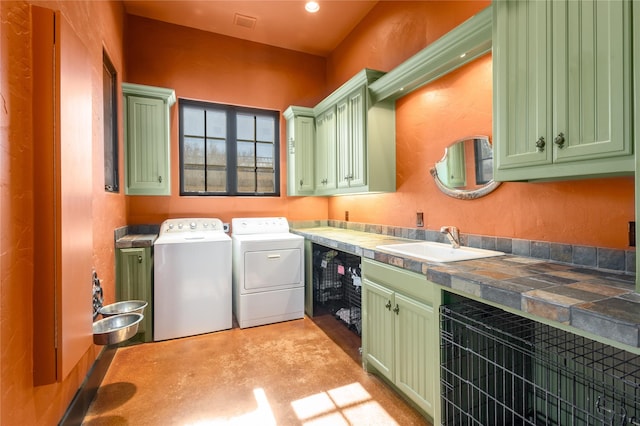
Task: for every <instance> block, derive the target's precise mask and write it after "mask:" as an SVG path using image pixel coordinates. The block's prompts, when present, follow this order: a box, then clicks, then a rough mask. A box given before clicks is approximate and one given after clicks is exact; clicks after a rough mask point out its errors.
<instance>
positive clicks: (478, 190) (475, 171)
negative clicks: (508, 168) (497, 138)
mask: <svg viewBox="0 0 640 426" xmlns="http://www.w3.org/2000/svg"><path fill="white" fill-rule="evenodd" d="M430 172H431V176H433V178H434V179H435V182H436V185H437V186H438V188H439V189H440V190H441V191H442V192H444V193H445V194H447V195H448V196H450V197H454V198H458V199H461V200H472V199H475V198H479V197H483V196H485V195H487V194H489V193H490V192H492V191H494V190H495V189H496V188H497V187H498V186H500V182H496V181H494V180H493V151H492V150H491V143H490V142H489V137H488V136H470V137H468V138H464V139H461V140H458V141H455V142H454V143H452V144H451V145H449V146H448V147H447V148H445V150H444V156H443V157H442V160H440V161H438V162H437V163H436V165H435V167H432V168H431V170H430Z"/></svg>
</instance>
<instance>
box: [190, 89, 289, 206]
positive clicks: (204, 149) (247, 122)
mask: <svg viewBox="0 0 640 426" xmlns="http://www.w3.org/2000/svg"><path fill="white" fill-rule="evenodd" d="M179 105H180V106H179V108H180V194H181V195H262V196H274V195H275V196H278V195H280V165H279V154H278V151H279V149H278V147H279V140H280V136H279V135H280V125H279V119H280V114H279V113H278V112H277V111H268V110H259V109H254V108H244V107H238V106H231V105H223V104H215V103H206V102H198V101H190V100H184V99H180V104H179Z"/></svg>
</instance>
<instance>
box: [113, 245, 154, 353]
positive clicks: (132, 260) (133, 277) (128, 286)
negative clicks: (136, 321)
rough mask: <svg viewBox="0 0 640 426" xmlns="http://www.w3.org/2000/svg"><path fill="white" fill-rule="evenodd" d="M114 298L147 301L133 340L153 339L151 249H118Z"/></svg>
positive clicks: (148, 340) (145, 340)
mask: <svg viewBox="0 0 640 426" xmlns="http://www.w3.org/2000/svg"><path fill="white" fill-rule="evenodd" d="M117 256H118V257H117V283H116V300H117V301H123V300H144V301H146V302H147V303H148V305H147V307H146V308H145V311H144V319H143V320H142V322H141V323H140V326H139V327H138V334H137V335H136V337H135V338H134V340H138V341H143V342H150V341H152V340H153V332H152V324H153V295H152V290H151V264H152V260H151V249H150V248H148V247H141V248H127V249H118V253H117Z"/></svg>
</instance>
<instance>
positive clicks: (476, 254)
mask: <svg viewBox="0 0 640 426" xmlns="http://www.w3.org/2000/svg"><path fill="white" fill-rule="evenodd" d="M376 249H378V250H384V251H388V252H390V253H394V254H400V255H404V256H410V257H415V258H418V259H422V260H426V261H428V262H456V261H459V260H471V259H481V258H485V257H494V256H503V255H504V253H503V252H501V251H494V250H485V249H479V248H474V247H459V248H455V249H454V248H453V247H452V246H451V245H450V244H443V243H436V242H433V241H420V242H415V243H399V244H387V245H380V246H376Z"/></svg>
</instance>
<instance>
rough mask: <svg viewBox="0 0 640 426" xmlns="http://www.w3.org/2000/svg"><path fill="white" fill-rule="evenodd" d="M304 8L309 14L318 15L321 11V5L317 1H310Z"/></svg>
mask: <svg viewBox="0 0 640 426" xmlns="http://www.w3.org/2000/svg"><path fill="white" fill-rule="evenodd" d="M304 8H305V10H306V11H307V12H309V13H316V12H317V11H319V10H320V5H319V4H318V2H317V1H308V2H307V4H305V5H304Z"/></svg>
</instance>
